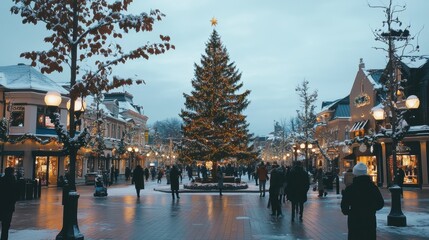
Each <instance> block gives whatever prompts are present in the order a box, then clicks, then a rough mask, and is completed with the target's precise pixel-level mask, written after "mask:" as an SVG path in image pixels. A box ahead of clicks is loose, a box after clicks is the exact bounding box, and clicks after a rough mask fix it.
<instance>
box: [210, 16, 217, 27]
mask: <svg viewBox="0 0 429 240" xmlns="http://www.w3.org/2000/svg"><path fill="white" fill-rule="evenodd" d="M210 22H211V23H212V26H214V27H216V25H217V19H216V18H215V17H212V19H211V20H210Z"/></svg>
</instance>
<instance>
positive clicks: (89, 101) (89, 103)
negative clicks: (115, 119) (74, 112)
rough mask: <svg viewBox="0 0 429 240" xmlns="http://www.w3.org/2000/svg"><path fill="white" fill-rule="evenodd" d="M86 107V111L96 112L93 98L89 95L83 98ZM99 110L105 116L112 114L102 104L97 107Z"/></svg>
mask: <svg viewBox="0 0 429 240" xmlns="http://www.w3.org/2000/svg"><path fill="white" fill-rule="evenodd" d="M85 102H86V106H87V108H88V109H91V110H96V108H97V106H96V105H95V101H94V97H93V96H91V95H89V96H86V97H85ZM98 108H99V109H100V110H102V111H103V112H104V114H106V115H112V112H111V111H110V110H109V109H108V108H107V107H106V105H104V104H103V103H100V105H99V106H98Z"/></svg>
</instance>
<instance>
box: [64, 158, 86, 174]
mask: <svg viewBox="0 0 429 240" xmlns="http://www.w3.org/2000/svg"><path fill="white" fill-rule="evenodd" d="M69 170H70V157H69V156H67V157H66V158H65V159H64V172H65V173H68V172H69ZM75 171H76V178H82V177H83V158H82V156H80V155H78V156H76V165H75Z"/></svg>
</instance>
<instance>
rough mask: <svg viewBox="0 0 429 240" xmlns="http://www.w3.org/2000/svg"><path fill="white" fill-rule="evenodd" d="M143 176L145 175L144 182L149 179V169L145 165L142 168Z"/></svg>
mask: <svg viewBox="0 0 429 240" xmlns="http://www.w3.org/2000/svg"><path fill="white" fill-rule="evenodd" d="M144 177H145V179H146V182H147V180H149V169H148V168H147V167H146V168H145V169H144Z"/></svg>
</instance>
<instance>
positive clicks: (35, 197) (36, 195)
mask: <svg viewBox="0 0 429 240" xmlns="http://www.w3.org/2000/svg"><path fill="white" fill-rule="evenodd" d="M38 185H39V184H38V180H37V178H36V179H34V180H33V198H34V199H37V198H38V195H39V193H38V191H39V187H38Z"/></svg>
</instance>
